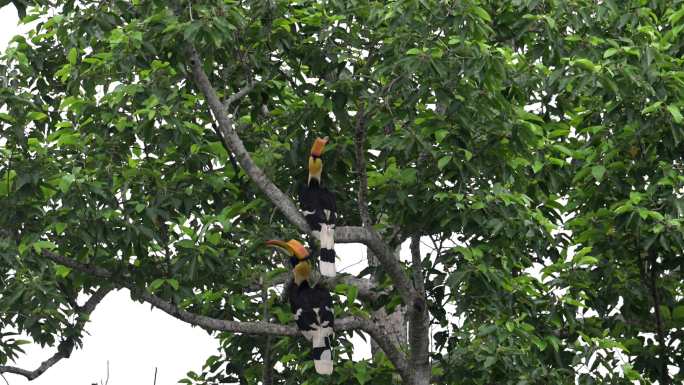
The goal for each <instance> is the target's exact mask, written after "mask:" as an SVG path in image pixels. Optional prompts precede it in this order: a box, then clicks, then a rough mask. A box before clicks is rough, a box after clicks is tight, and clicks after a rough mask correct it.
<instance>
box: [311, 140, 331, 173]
mask: <svg viewBox="0 0 684 385" xmlns="http://www.w3.org/2000/svg"><path fill="white" fill-rule="evenodd" d="M326 143H328V137H327V136H326V137H325V138H316V141H314V144H313V146H311V153H310V154H309V180H308V182H307V183H308V184H311V179H314V180H316V181H318V183H319V184H320V183H321V174H322V173H323V160H321V154H323V149H324V148H325V145H326Z"/></svg>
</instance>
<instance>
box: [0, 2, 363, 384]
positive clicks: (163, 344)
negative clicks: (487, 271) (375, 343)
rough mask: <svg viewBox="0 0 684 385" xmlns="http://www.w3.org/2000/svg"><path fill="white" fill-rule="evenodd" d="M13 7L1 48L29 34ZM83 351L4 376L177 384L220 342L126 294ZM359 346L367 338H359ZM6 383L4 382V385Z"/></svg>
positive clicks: (96, 317) (117, 297)
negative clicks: (41, 369)
mask: <svg viewBox="0 0 684 385" xmlns="http://www.w3.org/2000/svg"><path fill="white" fill-rule="evenodd" d="M17 22H18V17H17V13H16V10H15V9H14V7H13V6H5V7H3V8H1V9H0V50H2V51H4V49H5V48H6V47H7V44H8V42H9V40H10V39H11V38H12V36H14V35H16V34H20V33H23V32H25V31H26V27H22V26H17ZM335 249H336V250H337V253H338V255H340V256H342V257H343V258H344V261H342V262H341V263H339V262H338V263H339V264H338V269H340V270H343V271H345V272H350V273H354V272H358V271H360V270H362V269H363V268H364V267H365V266H366V261H365V252H364V248H363V247H362V246H361V245H358V244H356V245H337V246H336V248H335ZM86 332H87V333H88V335H86V336H85V338H84V340H83V343H84V346H83V349H82V350H75V351H74V352H73V354H72V355H71V358H69V359H68V360H62V361H60V362H59V363H57V364H56V365H55V366H53V367H52V368H50V369H49V370H48V371H47V372H46V373H44V374H43V375H42V376H40V377H38V378H37V379H35V380H33V381H31V382H29V381H28V380H26V379H25V378H24V377H22V376H17V375H13V374H5V377H6V379H7V380H8V381H9V383H10V384H11V385H22V384H29V383H30V384H31V385H56V384H59V385H61V384H69V385H90V384H93V383H96V382H97V383H98V384H99V383H100V381H102V382H103V383H104V380H105V379H106V375H107V370H106V368H107V361H109V366H110V375H109V385H130V384H152V382H153V378H154V370H155V367H156V368H158V374H157V384H159V385H165V384H175V383H177V381H178V380H179V379H181V378H183V377H184V376H185V373H187V372H188V371H189V370H194V371H200V370H201V368H202V364H203V363H204V361H205V360H206V358H207V357H209V356H210V355H212V354H217V352H218V350H217V348H218V346H219V344H218V340H216V339H214V338H212V337H211V336H210V335H209V334H207V332H206V331H204V330H202V329H200V328H196V327H191V326H190V325H188V324H186V323H184V322H181V321H179V320H177V319H175V318H173V317H171V316H169V315H167V314H166V313H164V312H162V311H160V310H156V309H154V310H153V309H151V308H150V306H149V305H145V304H139V303H135V302H133V301H132V300H131V299H130V296H129V292H128V291H127V290H120V291H116V292H112V293H110V294H109V295H107V297H106V298H105V299H104V300H103V301H102V303H100V305H99V306H98V307H97V309H96V310H95V311H94V312H93V314H92V316H91V321H90V322H89V323H88V325H87V326H86ZM355 342H356V346H362V345H363V344H364V342H363V340H361V339H360V338H358V337H356V341H355ZM55 349H56V348H49V347H47V348H45V349H42V348H41V347H40V346H38V345H26V353H27V354H26V355H25V356H23V357H21V358H19V359H18V360H17V362H15V363H8V364H10V365H15V366H19V367H21V368H24V369H28V370H34V369H36V368H37V367H38V366H39V365H40V363H41V362H42V361H43V360H45V359H47V358H49V357H51V356H52V355H53V354H54V352H55ZM368 350H369V349H367V348H366V349H360V350H359V351H358V352H356V354H355V357H354V358H355V359H362V358H367V357H368V356H369V352H368ZM3 382H4V381H2V380H0V384H2V383H3Z"/></svg>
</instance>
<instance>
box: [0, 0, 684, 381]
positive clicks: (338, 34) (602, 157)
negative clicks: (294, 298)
mask: <svg viewBox="0 0 684 385" xmlns="http://www.w3.org/2000/svg"><path fill="white" fill-rule="evenodd" d="M27 3H28V2H27ZM32 4H33V7H32V8H29V9H28V16H26V17H25V18H24V19H23V20H24V22H31V21H37V22H38V24H36V27H35V29H34V30H33V31H31V32H29V34H28V35H27V36H18V37H15V38H14V40H13V43H12V45H11V46H10V48H9V49H8V50H7V51H6V52H5V53H4V56H3V57H2V62H1V64H0V65H1V67H0V71H3V72H4V74H3V76H5V78H6V79H8V82H6V83H7V84H4V88H2V91H1V93H0V95H1V96H2V99H0V103H2V105H1V108H2V111H3V112H2V113H0V120H1V121H2V126H1V132H2V139H1V141H0V146H1V147H0V151H1V153H2V159H1V160H0V181H2V183H0V208H1V210H2V213H3V215H2V216H1V217H0V229H1V231H2V234H1V236H2V241H1V248H0V250H1V254H0V255H2V259H1V260H0V263H1V264H2V292H1V297H0V309H2V322H3V326H4V329H3V333H5V332H4V330H10V331H16V332H24V333H27V334H28V335H29V336H30V337H31V338H32V339H33V340H34V341H36V342H38V343H41V344H43V345H46V346H57V352H56V353H55V355H54V356H53V358H52V359H51V360H49V361H47V362H46V363H44V364H43V365H42V366H41V368H39V369H38V370H35V371H33V372H30V371H28V370H22V369H19V368H14V367H11V366H2V367H0V372H12V373H19V374H23V375H24V376H26V377H28V378H33V377H36V376H38V375H40V374H41V373H42V372H44V371H45V370H46V369H48V368H49V367H50V366H51V365H53V364H54V363H56V362H58V361H59V360H60V359H63V358H67V357H68V356H69V354H70V352H71V351H72V349H73V347H74V346H78V345H79V344H80V336H81V334H82V332H83V328H84V327H85V325H86V320H87V316H88V314H89V313H90V312H91V311H93V310H94V309H95V307H96V305H97V303H98V302H99V300H100V299H101V298H102V297H103V296H105V295H106V293H107V292H108V291H109V290H112V289H115V288H124V287H125V288H128V289H130V291H131V296H132V298H133V299H134V300H137V301H144V302H148V303H150V304H152V305H153V306H156V307H158V308H160V309H162V310H163V311H165V312H167V313H169V314H170V315H172V316H174V317H176V318H179V319H181V320H183V321H186V322H188V323H191V324H194V325H198V326H201V327H203V328H206V329H207V330H209V331H213V332H217V334H216V335H217V337H218V338H220V339H221V340H222V346H223V350H224V353H223V355H222V356H213V357H210V358H209V359H208V360H207V364H206V365H205V367H204V369H203V372H202V373H190V374H189V376H188V378H187V379H185V380H184V381H185V382H186V383H189V384H210V383H226V382H239V383H241V384H248V383H257V382H258V381H263V382H264V383H307V384H317V383H330V382H334V383H340V384H343V383H345V384H346V383H356V382H358V383H361V384H363V383H378V382H380V381H391V380H392V379H393V378H395V377H396V376H397V375H398V376H399V377H400V378H401V380H402V381H403V383H407V384H427V383H430V382H432V383H453V384H491V383H496V384H548V383H557V384H575V383H576V381H577V382H578V383H580V384H608V383H610V384H616V383H620V384H622V383H624V384H627V383H632V381H639V382H640V383H642V384H650V383H655V382H658V383H659V384H672V383H677V382H680V381H681V380H682V379H684V374H683V373H682V372H681V370H680V369H681V368H682V360H684V357H683V355H682V351H681V349H679V350H677V349H676V347H677V346H679V344H680V342H681V337H682V326H684V301H683V297H682V294H683V293H682V292H683V285H682V278H683V277H682V270H683V268H684V266H682V260H683V259H682V250H683V249H684V244H683V242H682V215H684V199H683V197H682V192H683V191H684V190H683V189H682V187H683V185H684V176H683V175H682V167H683V165H682V154H683V153H684V152H683V151H682V150H684V148H683V146H682V139H683V138H684V130H683V128H682V123H683V120H684V118H683V117H682V114H681V107H682V102H681V100H682V96H683V95H684V93H683V92H682V91H683V90H684V86H683V85H684V83H683V82H682V79H684V72H683V71H682V70H681V68H682V59H681V57H682V54H683V52H682V50H683V46H682V45H683V43H682V40H681V39H679V34H680V33H681V31H682V29H684V17H683V16H684V5H683V2H682V1H674V2H673V1H662V0H651V1H646V0H631V1H627V2H616V1H611V0H606V1H602V2H594V1H588V0H569V1H552V0H550V1H538V0H516V1H495V0H492V1H477V0H464V1H445V2H438V1H431V0H422V1H410V0H398V1H393V2H363V1H350V2H348V1H328V2H321V1H314V0H304V1H299V2H287V1H228V0H226V1H216V0H200V1H192V2H188V1H176V2H171V3H169V2H161V1H133V2H124V1H80V2H75V1H64V0H63V1H51V2H48V1H37V2H33V3H32ZM317 135H319V136H325V135H327V136H329V137H330V138H331V144H332V145H331V146H330V147H329V149H328V150H327V155H326V159H325V161H326V167H325V170H326V171H325V173H326V175H325V178H326V181H328V185H329V186H330V187H331V189H332V190H334V191H335V192H336V194H337V200H338V210H339V217H338V218H339V220H338V228H337V232H336V240H337V242H338V243H343V242H360V243H363V244H365V245H366V246H367V247H368V248H369V250H370V251H371V252H372V253H373V254H374V255H375V256H376V257H377V259H378V262H379V264H377V265H375V264H371V267H370V268H369V269H367V270H366V271H364V273H363V274H362V276H359V277H352V276H344V275H342V276H340V277H338V278H336V279H333V280H322V281H321V284H323V285H327V287H329V288H330V289H331V290H333V291H334V293H335V294H336V298H337V300H336V303H337V305H336V309H335V311H336V313H337V314H338V321H337V323H336V329H337V332H338V337H337V339H338V341H339V345H338V346H337V347H336V350H337V363H336V373H335V375H334V376H333V377H332V378H322V377H317V376H315V375H314V374H313V369H312V367H311V365H310V364H307V359H306V352H305V348H304V345H302V349H293V348H292V347H293V345H296V344H297V340H298V337H297V332H296V329H295V328H294V327H293V326H292V322H291V321H292V316H291V314H290V313H289V310H288V308H287V306H286V305H284V302H283V301H282V300H281V299H280V297H279V295H278V291H277V288H278V287H279V285H282V283H283V282H284V281H285V280H287V274H286V271H285V270H284V269H283V268H282V264H281V263H280V262H281V261H279V260H275V259H274V258H273V256H272V255H271V254H270V253H268V252H267V251H266V250H265V248H263V241H264V240H265V239H268V238H273V237H278V238H290V237H292V238H295V237H300V236H301V234H306V233H308V232H309V228H308V227H307V225H306V222H305V221H304V219H303V218H302V216H301V214H300V213H299V211H298V208H297V207H296V206H295V204H294V203H293V196H294V194H295V192H296V191H297V188H296V187H297V184H298V183H301V181H303V180H304V176H305V172H306V171H305V168H304V167H303V165H304V164H305V159H306V152H307V149H308V147H309V145H310V143H311V141H312V140H313V139H314V138H315V136H317ZM421 242H423V243H427V244H428V245H429V246H430V249H431V250H430V251H429V253H421V248H420V244H421ZM405 243H409V244H410V246H409V247H408V249H409V250H410V255H411V257H410V260H409V261H408V262H401V261H400V260H398V259H397V258H396V254H395V250H396V249H397V247H399V246H400V245H402V244H405ZM341 257H342V258H344V256H341ZM369 278H372V279H369ZM79 293H83V294H87V295H90V299H89V300H88V302H87V303H86V304H84V305H80V304H79V303H78V302H77V301H76V296H77V295H78V294H79ZM379 310H382V311H384V312H385V313H393V312H396V311H400V312H401V313H396V314H405V317H406V321H407V324H408V337H407V338H405V339H403V340H402V339H401V338H396V336H393V335H390V334H388V333H387V332H386V331H385V330H386V328H387V327H388V325H387V323H388V322H392V321H388V320H387V319H386V318H383V317H381V316H380V315H379V314H382V312H379ZM74 315H75V316H76V318H75V319H76V321H73V319H74V317H73V316H74ZM361 331H362V332H365V333H366V334H368V335H370V337H371V338H372V339H373V340H374V341H375V343H377V344H378V346H379V348H380V349H381V351H380V352H378V353H377V354H376V355H375V356H374V357H373V360H372V362H366V361H362V362H353V361H352V360H351V359H350V357H351V356H350V355H349V354H348V353H350V352H351V351H353V346H351V344H350V343H349V342H348V339H347V337H348V336H349V334H350V333H352V332H361ZM254 346H257V347H259V348H258V349H256V350H254V349H253V347H254ZM20 352H21V346H20V342H19V341H17V340H16V339H15V337H14V335H13V334H8V333H6V334H3V336H2V344H1V348H0V358H1V359H2V360H3V361H5V362H6V361H7V360H9V359H12V358H14V357H16V355H17V354H19V353H20ZM300 352H301V353H300ZM276 362H277V363H279V365H278V369H277V370H275V369H274V366H275V363H276ZM668 367H669V368H671V369H673V371H672V373H671V372H670V371H669V370H668ZM678 370H679V371H678ZM677 371H678V372H677ZM675 372H676V374H674V373H675Z"/></svg>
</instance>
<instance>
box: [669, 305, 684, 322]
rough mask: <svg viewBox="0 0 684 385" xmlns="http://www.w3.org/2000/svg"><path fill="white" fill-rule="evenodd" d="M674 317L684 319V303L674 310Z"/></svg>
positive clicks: (678, 319) (679, 319)
mask: <svg viewBox="0 0 684 385" xmlns="http://www.w3.org/2000/svg"><path fill="white" fill-rule="evenodd" d="M672 319H674V320H677V321H684V305H679V306H677V307H675V308H674V310H673V311H672Z"/></svg>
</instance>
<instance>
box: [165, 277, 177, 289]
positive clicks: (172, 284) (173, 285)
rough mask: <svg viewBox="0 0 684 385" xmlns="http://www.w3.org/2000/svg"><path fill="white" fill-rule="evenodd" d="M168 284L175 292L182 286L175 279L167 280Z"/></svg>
mask: <svg viewBox="0 0 684 385" xmlns="http://www.w3.org/2000/svg"><path fill="white" fill-rule="evenodd" d="M166 283H168V284H169V286H171V287H172V288H173V290H178V288H180V285H179V284H178V281H177V280H175V279H173V278H169V279H167V280H166Z"/></svg>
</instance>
